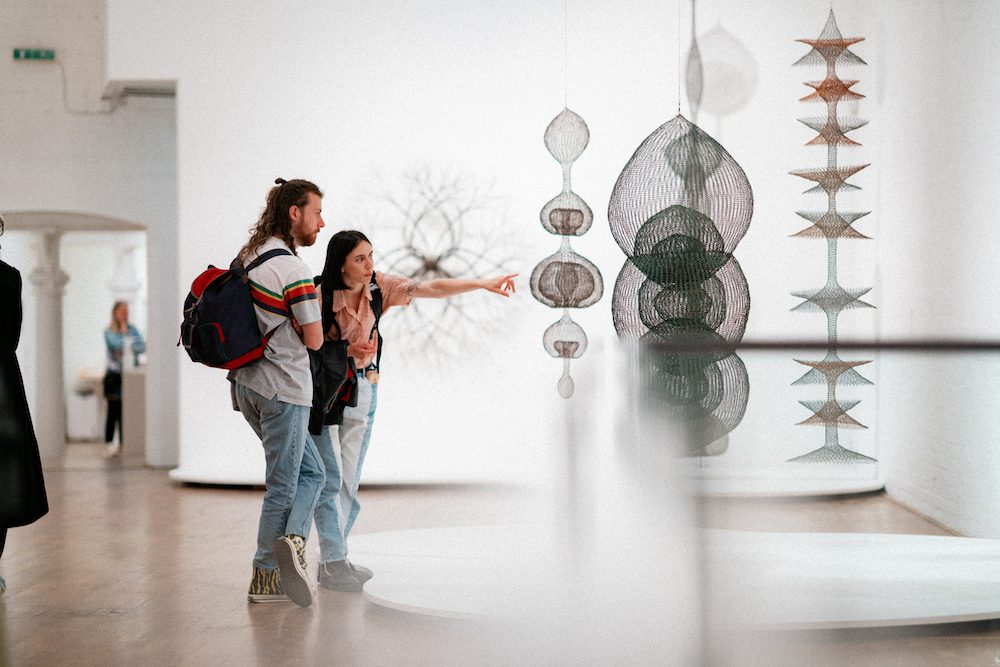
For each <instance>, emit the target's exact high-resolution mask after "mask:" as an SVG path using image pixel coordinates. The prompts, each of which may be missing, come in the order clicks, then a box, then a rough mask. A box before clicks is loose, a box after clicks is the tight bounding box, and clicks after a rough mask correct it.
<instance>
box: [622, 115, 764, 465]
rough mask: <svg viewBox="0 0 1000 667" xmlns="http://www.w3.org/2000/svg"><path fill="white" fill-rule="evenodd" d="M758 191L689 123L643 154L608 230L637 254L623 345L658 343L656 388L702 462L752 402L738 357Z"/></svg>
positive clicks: (627, 177) (649, 141) (630, 167)
mask: <svg viewBox="0 0 1000 667" xmlns="http://www.w3.org/2000/svg"><path fill="white" fill-rule="evenodd" d="M752 213H753V193H752V191H751V189H750V183H749V182H748V181H747V178H746V175H745V174H744V173H743V169H742V168H740V166H739V165H738V164H737V163H736V161H735V160H734V159H733V158H732V156H730V155H729V153H728V152H726V150H725V149H724V148H723V147H722V146H721V145H719V143H718V142H716V141H715V140H714V139H712V138H711V137H709V136H708V135H707V134H706V133H704V132H703V131H702V130H701V129H699V128H698V127H697V126H695V125H694V124H692V123H690V122H689V121H688V120H687V119H685V118H684V117H683V116H680V115H678V116H677V117H676V118H674V119H673V120H671V121H670V122H668V123H665V124H664V125H662V126H660V127H659V128H658V129H657V130H656V131H655V132H653V134H651V135H650V136H649V137H647V138H646V140H645V141H643V143H642V144H641V145H640V146H639V148H638V149H636V151H635V154H634V155H633V156H632V158H631V159H630V160H629V162H628V163H627V164H626V165H625V169H624V170H623V171H622V173H621V175H620V176H619V178H618V182H617V183H616V185H615V188H614V190H613V191H612V193H611V201H610V204H609V206H608V221H609V222H610V224H611V232H612V235H613V236H614V238H615V241H616V242H617V243H618V245H619V246H620V247H621V248H622V250H624V251H625V254H626V255H628V261H626V262H625V265H624V266H623V267H622V270H621V272H620V273H619V274H618V279H617V281H616V283H615V289H614V293H613V296H612V302H611V310H612V317H613V320H614V325H615V330H616V331H617V332H618V335H619V336H620V337H623V338H637V339H640V340H642V341H644V342H647V343H651V344H652V346H651V350H650V351H649V352H648V353H647V357H646V358H647V359H648V362H649V363H648V374H647V378H646V381H647V385H648V390H649V392H650V393H651V395H653V396H655V397H656V398H659V399H661V403H662V405H663V406H664V409H665V410H666V411H667V412H668V413H669V414H670V415H673V416H676V417H678V418H680V419H683V420H684V423H685V424H686V425H687V426H688V427H689V428H688V429H687V432H688V438H687V447H688V452H689V453H690V454H692V455H699V456H705V455H712V454H714V453H721V452H723V451H725V448H724V447H722V448H718V447H716V448H713V447H710V445H711V444H712V443H713V442H715V441H716V440H718V439H719V438H721V437H723V436H725V435H726V434H727V433H729V432H730V431H731V430H732V429H733V428H735V427H736V425H737V424H739V422H740V421H741V420H742V418H743V414H744V412H745V409H746V402H747V398H748V395H749V379H748V376H747V373H746V368H745V366H744V365H743V362H742V361H741V360H740V359H739V357H737V356H736V355H735V354H734V353H733V345H734V344H735V343H738V342H739V341H740V340H741V339H742V337H743V333H744V331H745V330H746V323H747V317H748V315H749V311H750V291H749V287H748V285H747V281H746V277H745V276H744V275H743V271H742V270H741V269H740V265H739V263H738V262H737V261H736V259H735V258H734V257H733V254H732V251H733V249H734V248H735V247H736V244H737V243H739V241H740V239H741V238H743V235H744V234H745V233H746V230H747V227H749V225H750V216H751V215H752Z"/></svg>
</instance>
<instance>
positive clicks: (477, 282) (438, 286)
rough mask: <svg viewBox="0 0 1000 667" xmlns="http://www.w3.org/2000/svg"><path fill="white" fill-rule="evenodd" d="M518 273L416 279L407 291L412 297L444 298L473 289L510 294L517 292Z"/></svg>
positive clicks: (503, 294)
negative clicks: (479, 276)
mask: <svg viewBox="0 0 1000 667" xmlns="http://www.w3.org/2000/svg"><path fill="white" fill-rule="evenodd" d="M517 276H518V274H516V273H511V274H509V275H506V276H496V277H494V278H479V279H466V278H435V279H434V280H425V281H422V282H421V281H414V282H412V283H410V285H409V287H407V288H406V293H407V294H408V295H410V296H412V297H416V298H422V299H444V298H447V297H449V296H455V295H456V294H463V293H465V292H471V291H472V290H477V289H483V290H486V291H487V292H493V293H494V294H499V295H501V296H510V295H511V294H512V293H514V292H516V291H517V289H516V288H515V287H514V278H516V277H517Z"/></svg>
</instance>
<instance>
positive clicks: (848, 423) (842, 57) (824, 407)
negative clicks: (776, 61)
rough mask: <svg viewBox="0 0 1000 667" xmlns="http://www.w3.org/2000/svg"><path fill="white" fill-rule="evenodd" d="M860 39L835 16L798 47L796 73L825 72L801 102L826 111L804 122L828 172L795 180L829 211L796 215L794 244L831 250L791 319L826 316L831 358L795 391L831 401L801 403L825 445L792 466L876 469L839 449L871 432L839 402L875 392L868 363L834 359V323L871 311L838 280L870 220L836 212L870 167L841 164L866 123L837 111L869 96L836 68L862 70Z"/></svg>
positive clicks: (813, 365)
mask: <svg viewBox="0 0 1000 667" xmlns="http://www.w3.org/2000/svg"><path fill="white" fill-rule="evenodd" d="M862 40H863V38H862V37H851V38H846V39H845V38H844V37H843V35H841V33H840V30H839V28H838V27H837V21H836V19H835V18H834V15H833V11H832V10H831V11H830V15H829V17H828V18H827V22H826V26H825V27H824V28H823V32H822V33H821V34H820V36H819V38H818V39H800V40H798V41H800V42H802V43H804V44H807V45H809V46H810V47H812V48H811V49H810V50H809V52H808V53H807V54H806V55H805V56H803V57H802V58H801V59H800V60H799V61H798V62H796V63H795V64H796V65H820V66H825V68H826V78H824V79H823V80H822V81H816V82H809V83H807V84H806V85H808V86H809V87H810V88H812V89H813V92H812V93H810V94H809V95H807V96H806V97H803V98H802V101H803V102H819V103H823V104H825V106H826V114H825V115H821V116H815V117H810V118H802V119H800V122H802V123H804V124H805V125H807V126H808V127H810V128H811V129H813V130H815V131H816V132H818V134H817V136H816V137H815V138H814V139H812V140H811V141H810V142H809V143H808V144H807V145H809V146H824V147H825V148H826V166H825V167H822V168H819V169H803V170H797V171H793V172H791V173H792V174H793V175H795V176H799V177H801V178H804V179H806V180H809V181H813V182H815V183H816V185H815V186H814V187H812V188H811V189H809V190H807V191H806V192H807V193H817V194H820V195H825V199H826V209H825V210H815V211H797V213H798V215H799V216H801V217H803V218H805V219H806V220H808V221H809V222H810V223H811V224H810V225H809V226H808V227H806V228H805V229H803V230H802V231H800V232H798V233H796V234H793V236H796V237H800V238H806V239H816V240H823V241H825V242H826V250H827V252H826V263H827V277H826V285H824V286H823V287H821V288H819V289H812V290H808V291H804V292H795V293H793V294H794V296H797V297H799V298H801V299H803V302H802V303H801V304H799V305H798V306H796V307H794V308H793V309H792V310H793V311H800V312H815V313H823V314H824V315H825V316H826V328H827V353H826V356H825V357H824V358H823V359H821V360H815V361H813V360H809V361H807V360H799V359H796V360H795V361H797V362H798V363H800V364H802V365H804V366H808V367H809V370H808V371H807V372H806V373H805V375H803V376H802V377H801V378H799V379H798V380H796V381H795V382H794V383H793V384H796V385H825V387H826V400H819V401H800V403H801V404H802V405H803V406H805V407H806V408H808V409H809V410H810V411H811V412H812V416H811V417H809V418H808V419H806V420H805V421H802V422H800V424H801V425H807V426H821V427H823V429H824V433H825V439H824V443H823V446H822V447H820V448H818V449H816V450H814V451H811V452H809V453H807V454H803V455H801V456H797V457H795V458H792V459H790V461H794V462H799V463H871V462H874V461H875V459H873V458H871V457H868V456H865V455H863V454H860V453H858V452H855V451H851V450H849V449H847V448H845V447H843V446H842V445H841V444H840V436H839V431H840V429H863V428H867V427H866V426H864V425H863V424H861V423H860V422H858V421H857V420H856V419H854V418H853V417H851V416H850V415H849V414H847V413H848V411H849V410H851V409H852V408H853V407H855V406H856V405H858V404H859V403H860V401H857V400H853V401H845V400H841V399H838V398H837V387H838V385H870V384H872V382H871V381H870V380H868V379H866V378H865V377H863V376H862V375H861V374H860V373H858V371H857V370H856V367H858V366H861V365H863V364H867V363H869V361H870V360H864V361H861V360H851V361H848V360H844V359H841V358H840V356H839V355H838V354H837V321H838V318H839V316H840V313H841V312H843V311H845V310H850V309H855V308H873V307H874V306H872V305H871V304H869V303H865V302H864V301H862V300H861V299H860V297H861V296H862V295H864V294H866V293H867V292H869V291H870V290H871V288H870V287H867V288H858V289H847V288H844V287H841V285H840V283H839V282H838V275H837V250H838V247H837V243H838V241H839V240H840V239H867V238H869V237H867V236H864V235H863V234H861V233H860V232H858V231H857V230H856V229H854V226H853V225H854V223H855V222H856V221H857V220H858V219H859V218H861V217H863V216H865V215H868V213H869V212H870V211H866V212H851V211H841V210H839V209H838V207H837V196H838V194H839V193H840V192H843V191H846V190H858V189H860V188H858V187H857V186H855V185H852V184H850V183H848V182H847V179H848V178H850V177H851V176H853V175H854V174H856V173H858V172H859V171H861V170H862V169H864V168H865V167H867V166H868V165H866V164H865V165H857V166H844V165H841V164H840V161H839V150H840V148H842V147H843V148H851V147H855V146H860V144H859V143H858V142H856V141H854V140H853V139H850V138H849V137H848V136H847V134H848V133H849V132H851V131H853V130H856V129H858V128H859V127H861V126H863V125H865V123H866V122H867V121H864V120H861V119H860V118H856V117H853V116H842V115H839V114H838V109H837V107H838V105H839V103H840V102H841V101H845V100H858V99H861V98H863V97H864V96H863V95H861V94H859V93H857V92H855V91H853V90H851V87H852V86H854V85H855V84H856V83H857V81H845V80H842V79H840V77H839V76H838V75H837V65H864V64H865V62H864V61H863V60H862V59H861V58H859V57H858V56H857V55H855V54H854V53H852V52H851V51H850V48H849V47H850V46H851V45H853V44H856V43H858V42H860V41H862Z"/></svg>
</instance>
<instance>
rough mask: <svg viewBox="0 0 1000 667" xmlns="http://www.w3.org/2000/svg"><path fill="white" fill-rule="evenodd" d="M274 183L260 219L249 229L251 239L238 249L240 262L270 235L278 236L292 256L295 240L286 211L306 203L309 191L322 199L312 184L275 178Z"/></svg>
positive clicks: (300, 180) (298, 180)
mask: <svg viewBox="0 0 1000 667" xmlns="http://www.w3.org/2000/svg"><path fill="white" fill-rule="evenodd" d="M274 183H275V185H274V187H273V188H271V189H270V190H269V191H268V193H267V203H266V204H265V206H264V211H263V212H262V213H261V214H260V219H259V220H257V224H255V225H254V226H253V228H251V230H250V240H249V241H247V242H246V245H244V246H243V249H242V250H240V260H241V261H246V259H247V257H248V256H249V255H250V254H251V253H253V251H255V250H256V249H257V248H259V247H261V246H262V245H264V242H265V241H267V240H268V239H269V238H271V237H272V236H277V237H280V238H281V239H282V240H283V241H284V242H285V243H287V244H288V247H289V248H291V249H292V252H293V253H294V252H295V239H294V238H292V219H291V218H289V217H288V209H290V208H291V207H292V206H299V207H302V206H305V205H306V204H308V203H309V193H310V192H311V193H313V194H314V195H316V196H317V197H322V196H323V193H322V192H321V191H320V189H319V188H318V187H316V184H315V183H311V182H309V181H305V180H302V179H301V178H295V179H292V180H290V181H286V180H285V179H283V178H276V179H274Z"/></svg>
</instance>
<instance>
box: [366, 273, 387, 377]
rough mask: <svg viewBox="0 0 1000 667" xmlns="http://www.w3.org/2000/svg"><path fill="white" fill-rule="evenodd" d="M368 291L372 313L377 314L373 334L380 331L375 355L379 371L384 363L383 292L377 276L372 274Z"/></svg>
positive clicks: (376, 367)
mask: <svg viewBox="0 0 1000 667" xmlns="http://www.w3.org/2000/svg"><path fill="white" fill-rule="evenodd" d="M368 290H369V291H370V292H371V295H372V302H371V307H372V312H373V313H375V326H374V327H372V333H374V332H376V331H378V352H376V353H375V370H376V371H377V370H378V369H379V363H380V362H381V361H382V342H383V341H382V332H381V331H379V329H378V323H379V320H381V319H382V290H381V289H380V288H379V286H378V281H377V280H375V274H374V273H373V274H372V282H371V284H370V285H368Z"/></svg>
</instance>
